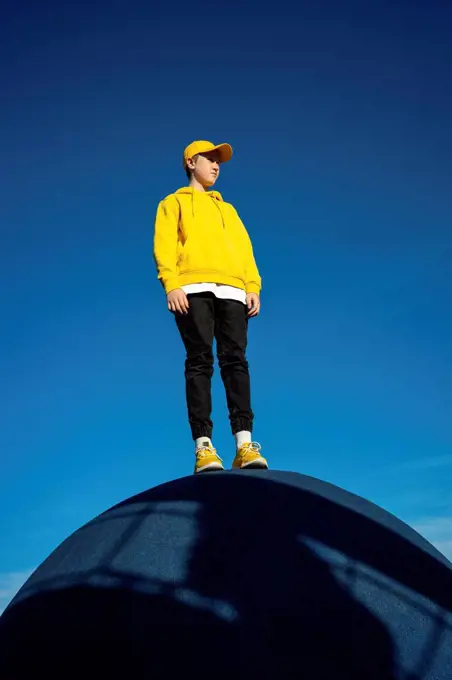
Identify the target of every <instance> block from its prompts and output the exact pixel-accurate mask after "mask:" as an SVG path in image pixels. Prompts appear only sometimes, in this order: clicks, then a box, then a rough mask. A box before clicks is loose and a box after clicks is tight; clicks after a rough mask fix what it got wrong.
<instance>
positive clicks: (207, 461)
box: [195, 445, 224, 474]
mask: <svg viewBox="0 0 452 680" xmlns="http://www.w3.org/2000/svg"><path fill="white" fill-rule="evenodd" d="M195 455H196V463H195V474H197V473H198V472H210V471H211V470H224V467H223V461H222V460H221V458H220V456H219V455H218V454H217V452H216V450H215V449H214V448H213V446H209V445H206V446H199V447H198V448H197V449H196V454H195Z"/></svg>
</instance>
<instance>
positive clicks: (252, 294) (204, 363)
mask: <svg viewBox="0 0 452 680" xmlns="http://www.w3.org/2000/svg"><path fill="white" fill-rule="evenodd" d="M231 157H232V148H231V147H230V146H229V144H219V145H217V146H215V145H214V144H212V143H211V142H206V141H196V142H193V143H192V144H190V145H189V146H187V148H186V149H185V151H184V154H183V166H184V169H185V172H186V174H187V177H188V179H189V185H188V186H186V187H183V188H182V189H179V190H178V191H176V192H175V193H174V194H170V195H169V196H167V197H166V198H165V199H164V200H163V201H161V202H160V203H159V205H158V208H157V215H156V219H155V232H154V258H155V262H156V266H157V272H158V278H159V280H160V282H161V283H162V285H163V287H164V290H165V293H166V295H167V302H168V309H169V310H170V311H171V312H173V314H174V315H175V319H176V323H177V327H178V329H179V332H180V335H181V338H182V341H183V343H184V346H185V350H186V360H185V385H186V401H187V409H188V418H189V423H190V427H191V433H192V437H193V439H194V441H195V456H196V462H195V470H194V471H195V473H199V472H205V471H209V470H223V469H224V467H223V464H222V460H221V458H220V457H219V456H218V454H217V451H216V449H215V448H214V446H213V444H212V440H211V437H212V428H213V423H212V420H211V411H212V399H211V379H212V375H213V363H214V357H213V351H212V346H213V340H214V337H215V339H216V342H217V356H218V362H219V366H220V371H221V377H222V380H223V384H224V387H225V390H226V400H227V405H228V411H229V419H230V423H231V429H232V433H233V435H234V437H235V441H236V455H235V459H234V462H233V465H232V467H233V468H267V467H268V465H267V461H266V460H265V458H263V456H262V455H261V453H260V448H261V447H260V445H259V444H257V443H255V442H253V441H252V439H251V432H252V429H253V420H254V414H253V412H252V410H251V399H250V377H249V372H248V362H247V360H246V357H245V350H246V345H247V331H248V319H249V318H250V317H254V316H256V315H257V314H258V313H259V309H260V300H259V293H260V289H261V278H260V276H259V272H258V270H257V266H256V263H255V260H254V255H253V249H252V245H251V241H250V239H249V236H248V233H247V231H246V229H245V227H244V225H243V223H242V222H241V220H240V218H239V216H238V214H237V212H236V210H235V208H234V207H233V206H232V205H231V204H229V203H225V202H224V201H223V198H222V196H221V194H220V193H219V192H217V191H211V190H210V188H211V187H212V186H213V185H214V184H215V182H216V180H217V179H218V176H219V174H220V164H221V163H225V162H227V161H229V160H230V159H231Z"/></svg>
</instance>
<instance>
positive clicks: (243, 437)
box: [234, 430, 251, 449]
mask: <svg viewBox="0 0 452 680" xmlns="http://www.w3.org/2000/svg"><path fill="white" fill-rule="evenodd" d="M234 437H235V443H236V446H237V448H238V449H239V448H240V447H241V446H243V444H251V432H248V430H240V432H236V433H235V435H234Z"/></svg>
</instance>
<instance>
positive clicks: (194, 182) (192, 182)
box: [188, 176, 206, 193]
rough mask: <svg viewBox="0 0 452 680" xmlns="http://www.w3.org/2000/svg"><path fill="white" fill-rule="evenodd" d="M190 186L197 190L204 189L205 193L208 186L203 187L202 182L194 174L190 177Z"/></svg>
mask: <svg viewBox="0 0 452 680" xmlns="http://www.w3.org/2000/svg"><path fill="white" fill-rule="evenodd" d="M188 186H189V187H191V188H192V189H194V190H195V191H202V192H203V193H205V192H206V188H205V187H203V185H202V184H201V183H200V182H198V180H197V179H195V177H193V176H192V178H191V179H190V182H189V183H188Z"/></svg>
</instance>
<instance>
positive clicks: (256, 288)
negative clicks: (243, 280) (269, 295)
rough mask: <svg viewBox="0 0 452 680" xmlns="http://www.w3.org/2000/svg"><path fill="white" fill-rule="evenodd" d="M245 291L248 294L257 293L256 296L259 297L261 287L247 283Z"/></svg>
mask: <svg viewBox="0 0 452 680" xmlns="http://www.w3.org/2000/svg"><path fill="white" fill-rule="evenodd" d="M245 290H246V292H247V293H256V295H259V294H260V292H261V287H260V286H259V285H258V284H257V283H253V282H251V283H247V284H246V287H245Z"/></svg>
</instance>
